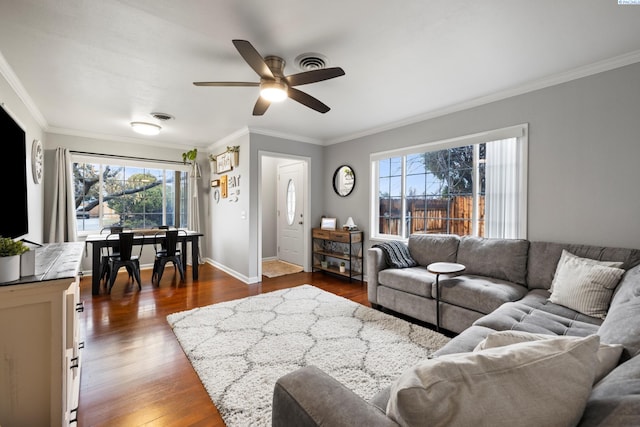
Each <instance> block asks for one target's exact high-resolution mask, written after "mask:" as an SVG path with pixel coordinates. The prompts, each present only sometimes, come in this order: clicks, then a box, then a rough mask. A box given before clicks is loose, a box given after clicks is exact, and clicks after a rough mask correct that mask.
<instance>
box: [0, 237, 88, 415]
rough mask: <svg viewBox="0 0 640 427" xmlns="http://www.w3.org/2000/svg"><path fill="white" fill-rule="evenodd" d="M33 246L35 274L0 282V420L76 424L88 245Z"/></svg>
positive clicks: (58, 244) (53, 244)
mask: <svg viewBox="0 0 640 427" xmlns="http://www.w3.org/2000/svg"><path fill="white" fill-rule="evenodd" d="M31 250H34V251H35V252H36V254H35V255H36V256H35V260H36V264H35V274H34V275H33V276H26V277H21V278H20V279H19V280H16V281H13V282H9V283H3V284H2V285H0V351H1V356H0V378H1V380H0V425H3V426H68V425H70V424H72V423H75V424H76V425H77V410H78V397H79V393H80V368H81V363H80V354H81V352H82V348H83V347H84V343H82V341H81V338H80V333H79V330H80V329H79V320H78V316H79V313H80V312H82V311H83V306H82V303H81V302H80V287H79V282H80V281H79V277H78V272H79V271H80V262H81V260H82V255H83V250H84V244H83V243H82V242H73V243H51V244H45V245H43V246H42V247H39V248H37V249H31Z"/></svg>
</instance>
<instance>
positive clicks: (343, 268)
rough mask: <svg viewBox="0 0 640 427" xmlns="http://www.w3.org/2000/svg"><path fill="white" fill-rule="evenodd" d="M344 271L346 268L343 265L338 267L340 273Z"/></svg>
mask: <svg viewBox="0 0 640 427" xmlns="http://www.w3.org/2000/svg"><path fill="white" fill-rule="evenodd" d="M345 271H346V268H345V266H344V265H341V266H340V273H344V272H345Z"/></svg>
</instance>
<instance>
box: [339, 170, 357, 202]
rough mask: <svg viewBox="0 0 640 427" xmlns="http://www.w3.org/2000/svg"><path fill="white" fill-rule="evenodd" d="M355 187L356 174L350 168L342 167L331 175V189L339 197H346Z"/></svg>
mask: <svg viewBox="0 0 640 427" xmlns="http://www.w3.org/2000/svg"><path fill="white" fill-rule="evenodd" d="M355 186H356V174H355V173H354V172H353V169H351V166H347V165H342V166H340V167H338V169H336V172H335V173H334V174H333V189H334V191H335V192H336V194H337V195H338V196H340V197H346V196H348V195H349V194H351V192H352V191H353V188H354V187H355Z"/></svg>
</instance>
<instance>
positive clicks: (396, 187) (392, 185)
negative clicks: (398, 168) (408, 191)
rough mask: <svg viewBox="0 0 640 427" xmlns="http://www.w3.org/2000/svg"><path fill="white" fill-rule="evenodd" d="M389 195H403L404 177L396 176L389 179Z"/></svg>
mask: <svg viewBox="0 0 640 427" xmlns="http://www.w3.org/2000/svg"><path fill="white" fill-rule="evenodd" d="M389 195H390V196H391V197H400V196H402V177H400V176H394V177H391V178H390V179H389Z"/></svg>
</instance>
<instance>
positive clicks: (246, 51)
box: [233, 40, 275, 80]
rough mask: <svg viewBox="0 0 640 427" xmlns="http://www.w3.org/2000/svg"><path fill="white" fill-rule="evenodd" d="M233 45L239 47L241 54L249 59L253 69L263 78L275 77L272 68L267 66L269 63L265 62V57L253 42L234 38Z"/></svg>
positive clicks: (246, 59)
mask: <svg viewBox="0 0 640 427" xmlns="http://www.w3.org/2000/svg"><path fill="white" fill-rule="evenodd" d="M233 45H234V46H235V47H236V49H238V52H239V53H240V56H242V57H243V58H244V60H245V61H247V64H249V66H250V67H251V68H253V71H255V72H256V73H258V75H259V76H260V77H261V78H263V79H272V80H273V79H275V77H274V75H273V73H272V72H271V69H270V68H269V67H268V66H267V63H266V62H264V58H263V57H262V55H260V53H258V51H257V50H256V49H255V48H254V47H253V45H252V44H251V43H249V42H248V41H246V40H233Z"/></svg>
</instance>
